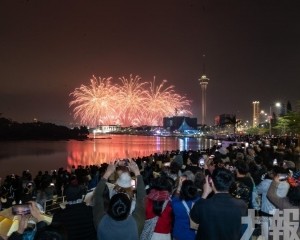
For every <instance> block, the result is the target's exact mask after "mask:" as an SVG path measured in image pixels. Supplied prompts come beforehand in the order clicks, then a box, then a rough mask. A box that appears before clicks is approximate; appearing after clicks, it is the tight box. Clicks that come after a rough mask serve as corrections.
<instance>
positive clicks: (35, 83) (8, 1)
mask: <svg viewBox="0 0 300 240" xmlns="http://www.w3.org/2000/svg"><path fill="white" fill-rule="evenodd" d="M299 13H300V1H298V0H281V1H279V0H270V1H264V0H235V1H233V0H230V1H227V0H222V1H221V0H220V1H214V0H181V1H177V0H151V1H146V0H97V1H96V0H94V1H92V0H86V1H83V0H82V1H77V0H72V1H67V0H65V1H64V0H27V1H25V0H22V1H21V0H19V1H18V0H1V1H0V79H1V81H0V112H1V113H2V116H3V117H7V118H11V119H13V120H15V121H19V122H30V121H32V120H33V119H34V118H37V119H38V120H40V121H43V122H53V123H56V124H62V125H66V126H70V125H69V124H70V123H74V119H73V114H72V109H71V108H69V102H70V100H71V97H70V96H69V94H70V93H71V92H72V91H74V89H75V88H76V87H80V85H81V84H85V85H88V84H89V83H90V78H92V75H95V76H100V77H102V78H104V77H110V76H111V77H113V78H114V80H115V81H114V82H115V83H119V81H118V78H119V77H122V76H125V77H129V74H133V75H134V76H135V75H139V76H141V77H142V80H145V81H152V80H153V77H154V76H156V80H157V81H158V82H161V81H162V80H164V79H166V80H167V81H168V82H167V84H168V85H174V86H175V90H176V92H178V93H180V94H181V95H184V96H186V97H187V98H188V99H191V100H192V101H193V103H192V106H191V109H192V111H193V113H194V116H195V117H198V122H200V112H201V111H200V110H201V108H200V106H201V102H200V100H201V90H200V85H199V82H198V79H199V78H200V76H201V75H202V73H203V57H202V56H203V54H205V55H206V58H205V72H206V74H207V76H208V78H210V82H209V85H208V90H207V123H208V124H212V123H213V121H214V117H215V116H216V115H219V114H222V113H233V114H236V115H237V117H238V118H242V119H243V120H251V116H252V101H254V100H258V101H260V102H261V109H265V110H268V109H269V107H270V105H273V104H274V103H275V102H277V101H281V102H285V103H286V101H287V100H289V101H290V102H291V103H292V106H295V104H296V102H297V100H300V96H299V88H300V79H299V77H300V66H299V65H300V14H299Z"/></svg>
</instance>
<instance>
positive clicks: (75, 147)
mask: <svg viewBox="0 0 300 240" xmlns="http://www.w3.org/2000/svg"><path fill="white" fill-rule="evenodd" d="M213 144H215V141H214V140H208V139H204V138H178V137H158V136H133V135H103V136H101V137H98V138H96V139H93V138H91V139H90V140H85V141H75V140H71V141H18V142H1V143H0V178H1V177H2V179H3V178H4V177H5V176H6V175H8V174H12V173H14V174H18V175H21V173H22V171H24V170H27V169H28V170H30V172H31V173H32V174H33V176H35V175H36V174H37V172H38V171H39V170H42V171H45V170H48V171H51V170H54V169H58V168H60V167H63V168H65V169H68V170H70V168H71V166H72V165H75V167H76V166H78V165H91V164H101V163H105V162H111V161H113V160H116V159H122V158H130V157H138V156H141V157H142V156H149V155H150V154H152V153H162V152H165V151H170V150H177V149H179V150H181V151H182V150H189V149H191V150H198V149H205V148H210V147H211V146H212V145H213Z"/></svg>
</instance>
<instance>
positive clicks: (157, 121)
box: [69, 75, 192, 127]
mask: <svg viewBox="0 0 300 240" xmlns="http://www.w3.org/2000/svg"><path fill="white" fill-rule="evenodd" d="M119 80H120V81H121V84H112V78H111V77H109V78H101V77H99V78H98V79H97V78H96V77H95V76H93V78H92V79H91V80H90V81H91V84H90V85H89V86H86V85H81V86H80V87H79V88H76V89H75V90H74V91H73V92H72V93H70V96H72V97H73V98H74V99H73V100H72V101H71V102H70V104H69V105H70V107H73V108H74V109H73V112H74V118H75V119H80V122H81V124H85V125H88V126H91V127H94V126H97V125H121V126H141V125H148V126H161V125H162V120H163V118H164V117H168V116H173V115H174V114H175V112H176V111H177V110H180V112H182V113H184V114H185V115H191V114H192V113H191V112H190V110H189V107H190V103H191V100H188V99H186V97H184V96H181V95H179V94H177V93H176V92H175V90H174V86H172V85H171V86H168V87H165V86H164V85H165V84H166V82H167V81H166V80H163V81H162V83H161V84H159V85H156V84H155V78H154V80H153V81H152V82H142V81H141V78H140V77H139V76H135V77H133V76H132V75H130V78H129V79H127V78H125V77H122V78H119Z"/></svg>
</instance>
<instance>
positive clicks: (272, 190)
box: [0, 141, 300, 240]
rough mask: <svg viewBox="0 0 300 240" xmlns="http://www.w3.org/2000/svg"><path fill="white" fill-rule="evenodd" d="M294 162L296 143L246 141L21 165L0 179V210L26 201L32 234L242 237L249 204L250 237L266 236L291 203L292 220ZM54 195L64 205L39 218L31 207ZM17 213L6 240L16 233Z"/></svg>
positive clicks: (176, 239) (298, 189) (298, 192)
mask: <svg viewBox="0 0 300 240" xmlns="http://www.w3.org/2000/svg"><path fill="white" fill-rule="evenodd" d="M299 164H300V149H299V147H295V146H291V145H285V144H279V145H272V144H270V142H264V141H252V142H247V143H245V142H244V143H234V144H233V143H231V144H228V145H224V144H223V145H222V144H221V145H215V146H213V147H212V148H210V149H202V150H198V151H192V150H185V151H179V150H173V151H168V152H165V153H160V154H158V153H157V154H153V155H150V156H145V157H138V158H135V159H124V160H121V161H117V162H114V163H109V164H108V163H106V164H101V165H100V166H96V165H93V166H78V167H75V166H73V167H72V169H71V171H67V170H65V169H63V168H60V169H59V170H58V171H52V172H50V173H49V172H48V171H45V172H44V173H43V172H41V171H40V172H39V173H38V174H37V176H35V177H33V176H32V174H31V173H30V171H28V170H27V171H24V172H23V173H22V175H21V176H18V175H15V174H11V175H9V176H7V177H6V179H4V181H3V182H2V183H1V188H0V197H1V208H2V209H7V208H10V207H11V206H13V205H16V204H20V203H27V202H29V203H30V210H31V215H32V216H33V217H34V218H35V219H36V220H37V221H36V227H35V230H34V231H35V237H34V238H33V237H32V239H45V238H38V237H39V236H42V235H43V234H48V235H49V236H50V235H51V234H54V235H55V234H56V235H57V236H59V237H60V238H56V239H101V240H102V239H149V240H150V239H152V240H156V239H159V240H160V239H162V240H164V239H166V240H167V239H168V240H171V239H172V240H181V239H185V240H189V239H231V240H232V239H233V240H234V239H241V237H242V235H243V234H246V232H247V231H246V228H247V225H246V224H242V218H243V217H247V216H248V217H249V212H248V210H249V209H253V210H254V214H255V215H256V216H258V217H260V219H261V222H260V224H259V225H255V226H254V228H255V231H253V232H251V235H252V237H254V236H255V237H258V236H263V237H265V239H268V237H270V236H271V235H272V234H275V233H274V230H272V229H273V228H274V226H272V221H271V219H272V217H274V216H277V217H278V210H284V209H294V210H295V213H296V214H298V215H297V216H294V220H297V219H298V220H299V206H300V183H299V182H300V172H299ZM88 195H90V196H92V197H91V198H90V199H89V200H87V199H85V198H86V196H88ZM55 196H65V197H66V204H65V207H64V208H62V209H59V210H57V211H55V212H52V213H51V214H52V215H53V216H52V218H53V220H52V223H51V224H50V225H49V224H45V222H44V221H43V218H42V215H41V213H40V210H37V206H41V207H40V208H43V207H44V206H45V201H48V200H52V199H53V198H54V197H55ZM44 210H45V209H44ZM24 218H25V217H24V216H22V218H21V220H20V223H23V222H24V224H20V227H19V230H18V231H17V232H15V233H13V234H12V235H11V236H10V237H9V238H8V239H22V237H23V235H24V232H26V229H27V225H26V219H24ZM27 221H28V219H27ZM291 221H293V219H291ZM227 223H230V224H229V225H228V224H227ZM298 227H299V221H298V225H297V224H296V227H295V229H293V230H291V226H289V228H287V229H288V230H286V231H292V232H290V234H298V236H299V228H298ZM251 235H250V236H251ZM3 238H5V236H3ZM48 239H51V238H48ZM245 239H246V238H245ZM279 239H280V238H279ZM281 239H284V238H283V235H282V237H281Z"/></svg>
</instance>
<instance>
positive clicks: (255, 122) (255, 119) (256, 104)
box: [252, 101, 260, 127]
mask: <svg viewBox="0 0 300 240" xmlns="http://www.w3.org/2000/svg"><path fill="white" fill-rule="evenodd" d="M252 104H253V125H252V126H253V127H257V126H258V124H259V113H260V111H259V101H254V102H252Z"/></svg>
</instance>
